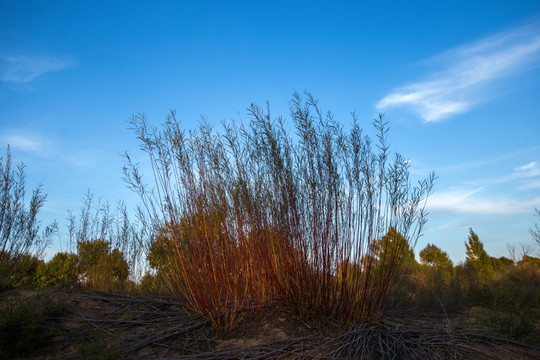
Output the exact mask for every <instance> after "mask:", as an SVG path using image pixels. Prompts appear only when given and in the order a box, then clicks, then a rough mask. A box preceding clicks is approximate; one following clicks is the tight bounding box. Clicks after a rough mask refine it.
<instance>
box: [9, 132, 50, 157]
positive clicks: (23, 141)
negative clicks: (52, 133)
mask: <svg viewBox="0 0 540 360" xmlns="http://www.w3.org/2000/svg"><path fill="white" fill-rule="evenodd" d="M1 140H2V142H3V143H5V144H8V145H9V146H10V147H12V148H14V149H17V150H21V151H24V152H28V153H34V154H42V155H43V154H44V153H45V152H46V151H45V150H46V144H45V142H44V141H43V140H42V139H39V138H37V137H33V136H28V135H21V134H10V135H4V136H2V137H1Z"/></svg>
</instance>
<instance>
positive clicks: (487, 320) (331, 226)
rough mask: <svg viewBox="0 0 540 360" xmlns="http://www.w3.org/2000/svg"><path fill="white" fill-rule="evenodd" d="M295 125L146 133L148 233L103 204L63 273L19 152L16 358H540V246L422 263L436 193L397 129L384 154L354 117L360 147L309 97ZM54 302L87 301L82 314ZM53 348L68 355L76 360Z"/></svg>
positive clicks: (12, 203)
mask: <svg viewBox="0 0 540 360" xmlns="http://www.w3.org/2000/svg"><path fill="white" fill-rule="evenodd" d="M291 116H292V127H294V129H295V131H294V133H291V132H290V131H289V130H288V129H289V126H290V125H289V124H288V123H287V122H286V121H285V120H283V119H282V118H277V119H272V118H271V117H270V113H269V110H266V111H264V110H263V109H261V108H259V107H257V106H255V105H252V106H251V108H250V121H249V123H247V124H235V123H232V124H228V123H224V124H223V133H219V132H216V131H214V130H213V128H212V127H211V126H210V125H208V124H206V123H203V124H202V125H201V126H200V128H199V129H197V130H194V131H191V132H186V131H184V130H182V128H181V126H180V124H179V122H177V121H176V119H175V114H174V112H173V113H171V114H170V116H169V118H168V120H167V122H166V124H164V128H163V130H161V131H158V130H156V129H152V128H150V127H149V126H148V124H147V123H146V120H145V118H144V116H142V115H141V116H138V117H135V118H134V119H133V121H132V125H133V127H134V130H135V132H136V134H137V135H138V137H139V139H140V140H141V141H142V147H143V149H144V150H145V151H146V152H147V154H148V155H149V157H150V161H151V164H152V166H153V170H154V176H155V189H154V190H151V189H150V187H148V185H147V184H144V183H143V182H142V177H141V174H140V173H139V168H138V167H137V166H136V165H135V164H133V163H132V162H131V160H130V158H129V156H127V155H126V160H127V166H126V168H125V169H124V171H125V175H126V180H128V183H129V185H130V186H131V187H132V189H133V190H135V191H137V192H138V193H139V194H140V195H141V200H142V202H143V204H144V208H143V209H138V211H137V214H136V220H133V219H131V218H130V216H129V215H128V213H127V210H126V208H125V206H124V205H123V203H121V202H120V203H118V204H117V206H116V208H115V210H111V207H110V205H109V203H107V202H101V201H97V202H96V201H95V200H94V199H93V195H92V194H90V193H88V195H87V196H86V198H85V200H84V202H83V206H82V207H81V211H80V213H79V214H78V215H75V214H74V213H73V212H70V213H69V218H68V219H69V223H68V231H67V233H68V237H69V238H68V241H67V242H66V243H65V244H64V245H65V246H64V247H63V248H65V249H66V252H59V253H57V254H55V255H54V257H53V258H52V259H50V260H49V261H47V262H45V261H43V260H42V254H43V250H44V248H45V246H46V245H47V243H48V241H49V240H50V239H51V236H52V235H53V234H55V233H56V231H57V226H56V225H55V224H52V225H51V226H49V227H47V228H46V229H45V231H44V232H42V233H41V234H39V231H40V224H39V222H38V221H37V217H36V216H37V213H38V211H39V209H40V208H41V207H42V206H43V202H44V201H45V196H44V195H42V194H41V189H40V187H38V188H37V189H36V190H35V191H34V193H33V196H32V198H31V200H30V205H29V206H28V207H26V205H25V202H24V187H25V183H24V171H23V170H24V167H23V166H22V165H20V166H19V167H18V169H17V170H16V171H13V170H12V169H11V155H10V152H9V148H8V151H7V158H6V159H5V160H4V159H3V158H2V159H0V170H1V176H2V178H1V181H2V182H1V183H0V185H1V188H0V197H1V198H0V245H1V246H2V251H1V252H0V287H1V288H2V289H3V290H7V289H9V288H20V289H35V290H38V291H30V292H28V293H30V294H31V295H30V296H28V297H25V296H22V297H11V296H4V295H6V294H8V293H9V292H8V291H4V292H3V293H2V294H0V334H1V335H0V359H3V358H6V359H7V358H14V357H24V356H34V355H35V354H37V353H40V354H45V355H48V354H50V355H51V356H56V358H58V359H60V358H81V359H82V358H85V359H91V358H94V359H116V358H125V357H126V356H127V357H130V358H137V357H138V356H141V357H145V356H146V357H150V355H149V354H157V353H159V354H162V355H167V356H168V355H169V354H168V352H169V351H172V352H173V353H174V354H180V355H182V356H194V357H197V358H202V359H206V358H238V357H241V356H246V357H248V358H249V356H252V357H257V358H265V357H266V358H279V357H282V358H294V357H295V356H297V357H302V356H305V357H315V358H316V357H318V356H327V357H330V358H347V357H351V356H369V357H373V358H385V357H387V356H394V357H403V358H407V357H409V358H420V357H425V358H431V357H443V358H444V357H473V356H477V355H479V354H482V356H485V357H486V358H499V357H504V358H509V359H511V358H513V357H515V358H526V356H528V355H527V354H529V353H530V354H532V355H531V358H535V357H536V356H540V348H538V346H540V329H539V328H538V324H539V321H540V258H538V257H536V256H535V250H534V248H533V247H531V246H529V245H527V244H521V245H520V246H519V247H518V249H519V248H520V249H521V254H518V252H519V250H516V246H515V245H509V246H508V250H509V255H508V258H507V257H500V258H495V257H491V256H490V255H489V254H488V253H487V251H486V250H485V249H484V244H483V242H482V241H481V240H480V236H479V234H477V233H475V232H474V231H473V229H472V228H471V229H469V233H468V238H467V241H466V242H465V247H464V253H465V255H466V260H465V262H463V263H459V264H456V265H454V264H453V263H452V261H451V260H450V258H449V256H448V254H447V253H446V252H444V251H443V250H442V249H441V248H439V247H438V246H436V245H435V244H427V246H426V247H425V248H424V249H421V250H420V251H419V252H418V255H419V256H418V261H419V262H417V261H416V258H415V252H414V247H415V245H416V240H417V239H418V237H419V236H420V235H421V233H422V229H423V226H424V224H425V221H426V213H425V212H424V204H425V201H426V198H427V196H428V195H429V193H430V191H431V188H432V185H433V181H434V176H433V175H431V176H430V177H428V178H427V179H424V180H422V181H420V182H419V184H418V185H417V186H416V187H413V186H412V185H411V183H410V179H409V174H408V162H406V161H404V158H403V157H401V156H400V155H398V154H395V155H393V158H392V155H391V154H390V150H389V147H388V142H387V138H386V136H387V131H388V128H387V124H386V123H385V122H384V120H383V118H382V116H381V117H379V118H378V119H376V120H375V121H374V126H375V129H376V131H377V141H376V142H372V140H371V139H369V138H368V137H366V136H364V135H362V131H361V129H360V128H359V126H358V125H357V122H356V117H355V116H354V115H353V124H352V126H351V129H350V131H348V132H345V131H344V130H343V128H342V127H341V125H340V124H339V123H337V122H336V121H335V120H334V119H333V118H332V116H331V114H328V115H325V116H323V115H322V114H321V111H320V109H319V106H318V102H317V101H316V100H315V99H314V98H313V97H312V96H311V95H309V94H306V97H305V98H302V97H301V96H300V95H298V94H295V95H294V97H293V100H292V102H291ZM143 210H144V211H143ZM536 212H537V215H538V214H539V213H538V210H536ZM537 228H538V224H534V227H533V228H532V229H531V230H530V231H531V235H532V236H533V239H534V240H536V241H538V229H537ZM11 291H12V292H13V291H15V292H17V291H18V290H11ZM48 291H55V292H56V293H58V294H62V297H64V296H66V298H67V299H69V298H70V297H72V299H71V302H70V305H69V310H67V308H66V306H65V305H64V304H63V303H62V302H60V303H58V302H52V301H51V300H50V299H48V298H47V297H46V296H43V294H45V293H46V292H48ZM99 291H103V293H101V292H99ZM117 292H120V293H121V294H117ZM125 293H129V294H130V296H125V295H124V294H125ZM140 295H144V296H145V297H139V296H140ZM168 296H173V297H174V299H175V301H173V300H172V299H169V298H167V297H168ZM85 302H89V303H91V304H93V307H90V306H85V305H84V304H85ZM184 309H185V310H187V312H185V311H184ZM60 319H62V321H64V322H63V323H62V326H56V324H57V323H58V322H59V321H60ZM74 319H78V320H77V321H80V323H79V324H78V325H77V326H73V325H72V324H73V322H74ZM269 319H270V320H269ZM257 321H260V322H264V326H261V324H257ZM250 322H254V323H256V325H253V324H251V323H250ZM269 323H272V324H273V326H277V330H276V329H273V330H276V331H275V334H279V336H278V338H276V339H274V338H272V339H271V340H269V339H268V338H265V339H264V341H263V340H261V339H256V342H255V345H254V346H252V347H249V346H244V347H239V346H237V345H238V343H235V341H239V340H238V339H234V335H232V334H235V332H236V331H238V332H240V333H242V334H246V335H247V336H250V335H252V334H251V333H250V332H255V333H258V332H260V331H263V330H264V331H266V330H267V328H266V326H268V324H269ZM81 324H82V325H81ZM250 324H251V325H250ZM276 324H277V325H276ZM281 326H284V327H287V326H288V327H290V328H281ZM134 328H137V330H136V331H135V330H134ZM263 328H264V329H263ZM271 330H272V329H271ZM283 334H286V336H296V337H294V338H287V337H286V336H285V335H283ZM299 334H300V335H299ZM280 336H281V337H280ZM259 337H260V335H259ZM53 338H54V339H55V341H64V348H62V353H61V354H54V351H55V349H56V348H55V346H58V344H57V343H55V342H54V341H52V339H53ZM231 338H233V339H232V340H231ZM58 339H60V340H58ZM62 339H63V340H62ZM250 341H255V340H253V339H251V340H250ZM65 343H68V344H69V345H67V346H66V345H65ZM51 344H53V345H51ZM243 344H244V345H245V344H246V342H245V341H244V342H243ZM527 344H529V345H527ZM531 344H532V345H531ZM147 348H152V350H151V351H152V352H151V353H145V352H144V351H145V349H147ZM163 349H165V350H164V353H163V352H160V351H163ZM514 351H516V352H515V353H514ZM143 353H144V355H141V354H143ZM126 354H129V355H126ZM239 354H241V355H239ZM351 354H352V355H351ZM524 354H525V355H524Z"/></svg>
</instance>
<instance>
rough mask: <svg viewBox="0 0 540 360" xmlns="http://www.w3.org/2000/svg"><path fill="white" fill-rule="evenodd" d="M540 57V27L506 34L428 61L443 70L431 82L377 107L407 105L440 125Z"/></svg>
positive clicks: (402, 90)
mask: <svg viewBox="0 0 540 360" xmlns="http://www.w3.org/2000/svg"><path fill="white" fill-rule="evenodd" d="M539 58H540V26H539V24H538V23H534V24H530V25H527V26H524V27H520V28H517V29H513V30H510V31H506V32H502V33H499V34H497V35H494V36H491V37H488V38H485V39H483V40H480V41H478V42H474V43H470V44H466V45H463V46H461V47H458V48H455V49H452V50H449V51H446V52H444V53H442V54H440V55H438V56H435V57H434V58H432V59H429V60H427V61H426V63H429V64H431V63H433V64H435V65H437V66H438V67H439V70H438V71H435V72H433V73H432V74H430V75H428V76H427V78H428V79H427V80H421V81H416V82H412V83H411V84H409V85H406V86H404V87H401V88H398V89H396V90H394V91H392V92H391V93H390V94H388V95H386V96H385V97H384V98H382V99H381V100H380V101H379V102H378V103H377V104H376V106H377V108H378V109H383V108H388V107H393V106H404V107H409V108H411V109H412V110H413V111H415V112H417V113H418V114H419V115H420V116H421V118H422V119H423V120H424V122H436V121H440V120H443V119H446V118H449V117H452V116H455V115H458V114H462V113H465V112H467V111H470V110H471V109H473V108H474V107H475V106H477V105H478V103H479V102H480V101H482V100H484V99H482V94H481V92H482V91H481V90H482V89H483V88H484V87H485V86H486V85H488V84H492V83H493V82H495V81H496V80H500V79H501V78H503V77H507V76H510V75H512V74H516V73H518V72H520V71H524V70H526V69H527V68H528V66H530V65H531V64H534V63H535V62H537V61H538V59H539Z"/></svg>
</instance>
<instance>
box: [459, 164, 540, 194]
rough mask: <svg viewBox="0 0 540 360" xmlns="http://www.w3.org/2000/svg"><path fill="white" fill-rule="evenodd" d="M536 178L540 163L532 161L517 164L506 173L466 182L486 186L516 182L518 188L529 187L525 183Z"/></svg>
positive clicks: (539, 170)
mask: <svg viewBox="0 0 540 360" xmlns="http://www.w3.org/2000/svg"><path fill="white" fill-rule="evenodd" d="M537 180H540V164H539V163H538V162H536V161H533V162H530V163H528V164H525V165H521V166H518V167H516V168H514V169H513V171H512V172H509V173H507V174H502V175H499V176H495V177H490V178H483V179H477V180H473V181H469V182H468V184H470V185H479V186H486V185H495V184H503V183H508V182H516V187H517V186H518V185H519V186H520V188H524V187H525V188H530V186H528V185H527V184H529V183H532V182H535V181H537ZM533 187H534V186H533Z"/></svg>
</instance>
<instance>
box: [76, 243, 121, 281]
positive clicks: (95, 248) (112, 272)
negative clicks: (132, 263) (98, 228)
mask: <svg viewBox="0 0 540 360" xmlns="http://www.w3.org/2000/svg"><path fill="white" fill-rule="evenodd" d="M77 250H78V256H79V269H80V273H81V275H82V276H83V278H84V279H83V281H84V282H85V284H86V285H87V286H89V287H91V288H94V289H96V290H104V291H108V290H113V289H116V288H118V287H119V286H120V287H122V286H123V284H124V282H125V281H126V280H127V278H128V275H129V264H128V263H127V261H126V259H125V258H124V254H123V253H122V252H121V251H120V250H118V249H113V250H111V244H110V243H109V242H107V241H105V240H101V239H95V240H87V241H80V242H79V244H78V245H77Z"/></svg>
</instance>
